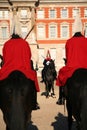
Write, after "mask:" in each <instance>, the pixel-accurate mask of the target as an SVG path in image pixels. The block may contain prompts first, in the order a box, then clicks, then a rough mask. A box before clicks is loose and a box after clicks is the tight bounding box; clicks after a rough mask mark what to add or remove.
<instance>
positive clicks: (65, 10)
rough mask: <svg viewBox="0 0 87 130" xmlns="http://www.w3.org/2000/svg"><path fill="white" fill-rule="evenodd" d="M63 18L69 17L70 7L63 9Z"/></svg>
mask: <svg viewBox="0 0 87 130" xmlns="http://www.w3.org/2000/svg"><path fill="white" fill-rule="evenodd" d="M61 18H68V9H67V8H62V9H61Z"/></svg>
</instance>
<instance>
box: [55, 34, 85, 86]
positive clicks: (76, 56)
mask: <svg viewBox="0 0 87 130" xmlns="http://www.w3.org/2000/svg"><path fill="white" fill-rule="evenodd" d="M65 51H66V59H67V64H66V66H64V67H62V68H61V69H60V70H59V74H58V78H57V81H56V85H58V86H64V85H65V83H66V81H67V79H68V78H69V77H71V76H72V74H73V72H74V71H75V70H76V69H78V68H87V39H86V38H85V37H83V36H81V37H72V38H71V39H69V40H67V42H66V46H65Z"/></svg>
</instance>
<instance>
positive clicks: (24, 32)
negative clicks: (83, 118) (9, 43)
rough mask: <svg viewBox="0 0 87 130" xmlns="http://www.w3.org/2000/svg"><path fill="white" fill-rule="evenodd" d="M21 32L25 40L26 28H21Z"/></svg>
mask: <svg viewBox="0 0 87 130" xmlns="http://www.w3.org/2000/svg"><path fill="white" fill-rule="evenodd" d="M21 32H22V38H25V37H26V35H27V27H22V28H21Z"/></svg>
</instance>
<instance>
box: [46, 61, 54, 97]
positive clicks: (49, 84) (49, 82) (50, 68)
mask: <svg viewBox="0 0 87 130" xmlns="http://www.w3.org/2000/svg"><path fill="white" fill-rule="evenodd" d="M55 78H56V70H55V65H54V61H53V60H51V61H49V63H48V64H47V65H46V66H45V67H44V83H45V90H46V97H49V95H50V93H51V90H52V93H51V96H53V95H55V93H54V81H55Z"/></svg>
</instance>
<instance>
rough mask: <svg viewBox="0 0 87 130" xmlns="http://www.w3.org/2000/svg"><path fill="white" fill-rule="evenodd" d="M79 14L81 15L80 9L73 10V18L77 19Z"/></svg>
mask: <svg viewBox="0 0 87 130" xmlns="http://www.w3.org/2000/svg"><path fill="white" fill-rule="evenodd" d="M79 14H80V10H79V8H73V14H72V16H73V18H75V17H76V16H77V15H79Z"/></svg>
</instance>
